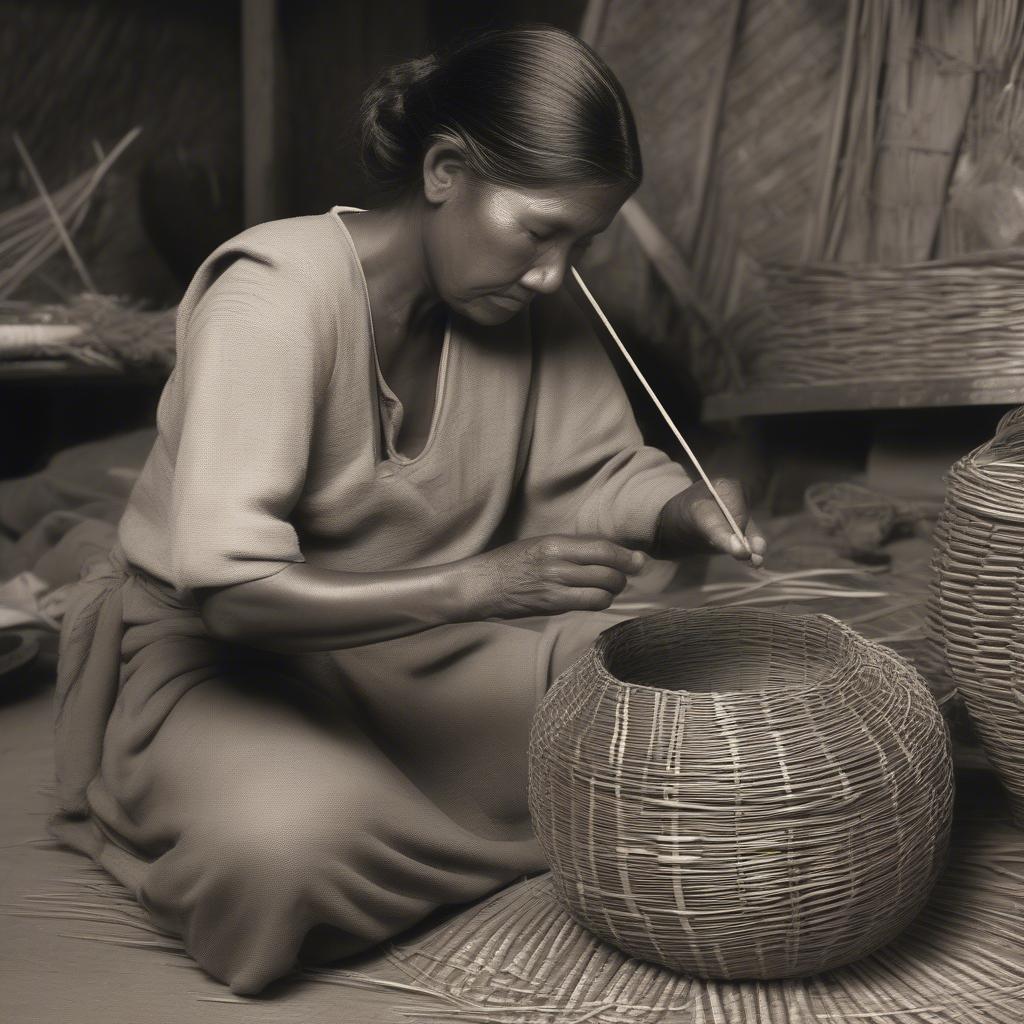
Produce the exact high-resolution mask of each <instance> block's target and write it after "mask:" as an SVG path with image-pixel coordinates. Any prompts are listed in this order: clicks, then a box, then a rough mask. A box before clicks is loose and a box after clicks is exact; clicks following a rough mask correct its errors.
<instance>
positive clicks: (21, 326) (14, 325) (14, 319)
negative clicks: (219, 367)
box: [0, 293, 176, 373]
mask: <svg viewBox="0 0 1024 1024" xmlns="http://www.w3.org/2000/svg"><path fill="white" fill-rule="evenodd" d="M175 315H176V310H174V309H167V310H159V311H156V312H150V311H147V310H142V309H137V308H135V307H134V306H132V305H130V304H126V303H123V302H121V301H119V300H118V299H116V298H114V297H112V296H109V295H95V294H90V293H84V294H82V295H79V296H77V297H76V298H74V299H73V300H72V301H71V302H70V303H68V304H65V305H60V304H55V305H40V304H37V303H29V302H18V301H15V300H7V301H5V302H0V364H2V361H3V360H11V359H14V360H22V359H68V360H71V361H72V362H77V363H82V364H85V365H89V366H98V367H104V368H107V369H110V370H115V371H121V370H125V369H133V370H147V371H152V372H157V373H164V372H169V371H170V370H171V368H172V367H173V366H174V359H175V347H174V346H175V333H174V328H175Z"/></svg>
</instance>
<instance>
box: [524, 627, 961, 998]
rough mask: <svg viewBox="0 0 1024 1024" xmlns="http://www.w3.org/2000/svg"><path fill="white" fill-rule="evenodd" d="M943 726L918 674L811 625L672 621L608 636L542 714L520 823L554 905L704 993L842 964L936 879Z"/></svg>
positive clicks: (880, 937)
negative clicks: (697, 981) (547, 872)
mask: <svg viewBox="0 0 1024 1024" xmlns="http://www.w3.org/2000/svg"><path fill="white" fill-rule="evenodd" d="M952 786H953V783H952V762H951V757H950V749H949V739H948V736H947V733H946V729H945V726H944V724H943V720H942V717H941V715H940V712H939V710H938V708H937V707H936V705H935V702H934V700H933V698H932V697H931V695H930V694H929V692H928V690H927V688H926V686H925V684H924V682H923V681H922V680H921V678H920V677H919V676H918V674H917V673H916V672H915V670H914V669H913V668H912V667H911V666H910V665H909V664H908V663H906V662H905V661H903V660H902V659H901V658H899V657H898V656H897V655H895V654H893V653H892V652H891V651H889V650H887V649H886V648H883V647H880V646H878V645H876V644H872V643H870V642H869V641H867V640H864V639H862V638H861V637H859V636H858V635H857V634H855V633H854V632H853V631H852V630H850V629H849V628H848V627H845V626H843V625H842V624H840V623H839V622H837V621H835V620H833V619H829V618H826V617H824V616H810V615H809V616H799V617H796V616H788V615H785V614H782V613H779V612H772V611H765V610H754V609H746V608H740V609H701V610H696V611H686V610H681V609H672V610H670V611H666V612H659V613H657V614H655V615H650V616H646V617H644V618H639V619H633V620H630V621H628V622H624V623H621V624H619V625H616V626H613V627H612V628H611V629H609V630H606V631H605V632H604V633H602V634H601V636H600V637H599V638H598V639H597V641H596V642H595V644H594V646H593V647H592V648H591V649H590V650H589V651H588V652H587V653H586V654H585V655H584V656H583V657H582V658H580V659H579V660H578V661H577V662H576V663H575V664H574V665H573V666H571V667H570V668H569V669H567V670H566V671H565V672H564V673H563V674H562V675H561V676H560V677H559V679H558V681H557V683H556V684H555V686H554V687H553V688H552V690H551V691H550V692H549V693H548V695H547V696H546V698H545V699H544V701H543V702H542V705H541V707H540V709H539V711H538V714H537V717H536V719H535V724H534V728H533V734H532V737H531V743H530V808H531V813H532V815H533V822H534V828H535V830H536V832H537V835H538V837H539V839H540V842H541V845H542V847H543V849H544V852H545V854H546V856H547V859H548V862H549V864H550V866H551V870H552V875H553V878H554V881H555V888H556V891H557V893H558V896H559V899H560V900H561V901H562V903H563V904H564V905H565V907H566V908H567V909H568V910H569V912H570V913H571V914H572V915H573V917H575V918H576V919H577V920H578V921H579V922H580V923H582V924H584V925H585V926H586V927H588V928H589V929H590V930H591V931H593V932H595V933H596V934H597V935H599V936H601V937H602V938H604V939H606V940H608V941H609V942H611V943H613V944H614V945H616V946H618V947H619V948H621V949H622V950H624V951H625V952H627V953H629V954H631V955H633V956H636V957H639V958H641V959H645V960H651V961H655V962H657V963H661V964H664V965H666V966H668V967H671V968H673V969H676V970H680V971H683V972H686V973H689V974H695V975H698V976H701V977H710V978H780V977H792V976H798V975H803V974H808V973H812V972H816V971H820V970H825V969H827V968H831V967H835V966H838V965H842V964H846V963H849V962H851V961H853V960H856V959H858V958H860V957H863V956H865V955H867V954H868V953H870V952H872V951H873V950H875V949H876V948H878V947H879V946H881V945H882V944H884V943H885V942H887V941H888V940H890V939H891V938H893V937H894V936H895V935H897V934H898V933H899V932H900V931H901V930H902V929H903V928H904V927H905V926H906V925H907V924H908V923H909V922H910V921H911V920H912V919H913V917H914V916H915V915H916V914H917V912H918V910H919V909H920V908H921V906H922V905H923V903H924V901H925V899H926V897H927V895H928V893H929V891H930V890H931V888H932V885H933V883H934V882H935V880H936V877H937V875H938V872H939V870H940V867H941V863H942V860H943V856H944V852H945V849H946V845H947V839H948V833H949V825H950V817H951V807H952Z"/></svg>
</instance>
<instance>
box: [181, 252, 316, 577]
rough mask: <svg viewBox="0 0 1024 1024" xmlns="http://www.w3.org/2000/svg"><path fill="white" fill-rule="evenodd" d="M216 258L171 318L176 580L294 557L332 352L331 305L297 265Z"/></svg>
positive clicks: (261, 572) (257, 569) (263, 572)
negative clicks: (297, 510) (187, 303)
mask: <svg viewBox="0 0 1024 1024" xmlns="http://www.w3.org/2000/svg"><path fill="white" fill-rule="evenodd" d="M218 269H219V271H220V272H219V274H217V276H216V277H215V278H214V279H213V280H212V283H210V284H209V286H208V288H207V289H206V291H205V293H204V294H203V295H202V296H201V298H199V299H198V301H196V302H194V303H193V304H192V305H191V309H190V312H189V316H188V320H187V323H185V324H179V346H178V363H177V366H176V368H175V379H174V387H175V389H176V396H175V397H176V399H177V401H178V403H179V404H180V408H181V412H182V419H181V424H182V426H181V433H180V438H179V441H178V447H177V452H176V454H175V458H174V476H173V481H172V487H171V509H170V532H171V561H172V571H173V574H174V581H175V583H176V585H177V586H179V587H181V588H184V589H191V588H199V587H215V586H230V585H233V584H238V583H243V582H247V581H250V580H255V579H260V578H263V577H266V576H269V575H272V574H274V573H275V572H278V571H279V570H281V569H282V568H284V567H285V566H287V565H289V564H292V563H295V562H301V561H302V560H303V556H302V552H301V551H300V550H299V542H298V537H297V534H296V531H295V528H294V526H293V525H292V523H291V522H290V521H289V515H290V513H291V511H292V509H293V508H294V506H295V504H296V502H297V500H298V498H299V495H300V494H301V491H302V487H303V483H304V480H305V475H306V467H307V463H308V459H309V451H310V444H311V439H312V434H313V430H314V424H315V419H316V411H317V405H318V401H319V399H320V396H321V395H322V394H323V393H324V391H325V388H326V386H327V384H328V382H329V379H330V376H331V374H332V372H333V360H334V354H335V352H336V338H334V337H333V336H332V327H333V324H334V318H333V317H332V316H331V315H330V310H329V307H328V304H327V303H318V302H317V299H316V296H315V294H313V291H312V289H311V288H309V287H308V286H306V284H305V282H304V281H303V280H302V275H301V274H300V273H298V272H296V271H294V270H292V271H289V269H288V268H286V267H281V266H276V265H273V264H270V263H266V262H262V261H260V260H258V259H254V258H251V257H246V256H235V257H231V256H229V257H227V258H226V259H225V265H224V266H223V267H222V268H218ZM211 276H212V275H211ZM334 330H336V328H335V329H334Z"/></svg>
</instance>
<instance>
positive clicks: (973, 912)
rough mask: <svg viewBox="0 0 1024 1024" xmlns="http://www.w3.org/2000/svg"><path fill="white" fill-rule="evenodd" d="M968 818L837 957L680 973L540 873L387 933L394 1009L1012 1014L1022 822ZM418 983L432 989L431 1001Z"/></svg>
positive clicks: (776, 1016)
mask: <svg viewBox="0 0 1024 1024" xmlns="http://www.w3.org/2000/svg"><path fill="white" fill-rule="evenodd" d="M963 824H974V823H966V822H965V823H963ZM978 824H980V827H979V828H978V829H977V831H976V832H975V834H974V835H972V836H971V837H970V838H966V839H964V838H962V839H961V840H960V841H959V842H958V843H957V844H956V845H955V847H954V850H953V853H952V857H951V862H950V865H949V867H948V869H947V871H946V873H945V875H944V877H943V878H942V880H941V882H940V883H939V886H938V888H937V889H936V891H935V893H934V895H933V898H932V900H931V901H930V903H929V905H928V907H927V908H926V910H925V911H924V912H923V913H922V914H921V916H920V917H919V918H918V920H917V922H916V923H915V925H913V926H912V927H911V929H910V930H909V931H908V932H906V933H904V935H903V937H901V938H900V939H899V940H897V941H896V942H895V943H892V944H890V945H889V946H888V947H886V948H885V949H883V950H881V951H880V952H878V953H876V954H875V955H873V956H871V957H869V958H868V959H866V960H863V961H861V962H860V963H859V964H854V965H852V966H850V967H847V968H844V969H842V970H836V971H831V972H828V973H826V974H822V975H820V976H817V977H813V978H808V979H799V980H792V981H780V982H758V983H754V982H750V983H743V984H738V983H725V982H723V983H715V982H708V981H702V980H698V979H692V978H686V977H681V976H679V975H675V974H672V973H671V972H669V971H667V970H664V969H663V968H660V967H656V966H653V965H650V964H644V963H641V962H639V961H636V960H632V959H630V958H628V957H626V956H625V955H623V954H621V953H619V952H618V951H617V950H615V949H613V948H612V947H610V946H607V945H605V944H604V943H601V942H599V941H598V940H596V939H594V938H592V937H591V936H590V935H589V933H587V932H586V931H585V930H584V929H583V928H581V927H580V926H579V925H577V924H576V923H575V922H574V921H573V920H572V919H571V918H570V917H569V916H568V915H567V914H566V913H565V912H564V911H563V910H562V909H561V908H560V907H559V905H558V904H557V903H556V902H555V899H554V895H553V892H552V886H551V883H550V877H549V876H548V875H542V876H539V877H537V878H534V879H530V880H527V881H524V882H521V883H518V884H516V885H514V886H512V887H510V888H508V889H506V890H504V891H503V892H501V893H499V894H498V895H497V896H495V897H492V898H491V899H490V900H489V901H487V902H486V903H484V904H482V905H480V906H478V907H475V908H473V909H471V910H469V911H466V912H465V913H463V914H461V915H460V916H458V917H456V918H455V919H453V920H452V921H451V922H449V923H448V924H447V925H445V926H443V927H442V928H440V929H437V930H436V931H433V932H431V933H429V934H428V935H427V936H425V937H423V938H421V939H419V940H417V941H416V942H413V943H409V944H406V945H399V946H396V947H394V948H393V950H392V951H391V957H392V959H393V961H394V962H395V963H397V964H398V965H399V966H401V967H402V969H403V970H404V971H405V972H406V974H407V975H408V977H409V982H410V985H412V986H415V988H416V989H417V990H418V992H417V993H416V994H417V995H418V996H419V997H420V998H419V999H418V1000H416V1002H415V1004H414V1002H413V1001H412V999H411V998H410V999H408V1000H406V999H402V1000H400V1002H401V1004H402V1005H401V1006H400V1007H399V1009H400V1010H402V1011H403V1012H404V1015H405V1016H406V1017H407V1018H410V1019H411V1018H416V1019H419V1020H423V1021H428V1020H429V1021H435V1020H436V1021H443V1020H455V1019H458V1020H465V1021H478V1020H479V1021H484V1020H489V1021H501V1022H509V1024H513V1022H515V1024H520V1022H522V1024H527V1022H529V1024H540V1022H547V1021H551V1022H554V1021H558V1022H559V1024H575V1022H583V1021H593V1022H594V1024H626V1022H630V1024H640V1022H644V1024H646V1022H651V1024H654V1022H661V1021H666V1022H667V1021H673V1022H678V1024H685V1022H689V1021H694V1022H703V1021H709V1022H710V1021H714V1022H715V1024H728V1022H744V1024H756V1022H762V1024H776V1022H779V1024H784V1022H785V1024H789V1022H792V1024H796V1022H810V1021H821V1020H831V1021H843V1020H855V1019H876V1018H877V1019H880V1020H882V1019H884V1020H887V1021H891V1022H894V1024H898V1022H902V1021H921V1020H924V1021H930V1022H933V1024H939V1022H945V1021H964V1022H972V1021H977V1022H981V1021H985V1022H1005V1024H1010V1022H1015V1021H1019V1020H1020V1019H1022V1017H1024V935H1022V933H1021V930H1020V928H1019V913H1020V906H1021V902H1022V900H1024V834H1022V833H1021V832H1018V831H1016V830H1014V829H1012V828H1010V827H1008V826H1007V825H1006V824H1004V823H1001V822H998V821H987V822H983V823H978ZM335 973H338V972H335ZM426 992H431V993H434V994H435V996H434V1001H435V1005H434V1007H433V1009H432V1008H431V1006H430V999H429V998H428V997H426V996H425V993H426ZM412 994H413V993H411V992H410V993H409V995H410V997H411V996H412ZM423 1000H426V1001H423ZM421 1003H422V1005H420V1004H421Z"/></svg>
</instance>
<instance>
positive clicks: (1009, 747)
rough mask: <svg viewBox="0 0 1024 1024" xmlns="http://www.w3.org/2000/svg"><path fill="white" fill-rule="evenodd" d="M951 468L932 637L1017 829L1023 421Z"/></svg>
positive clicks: (1021, 768)
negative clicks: (1001, 786) (1003, 789)
mask: <svg viewBox="0 0 1024 1024" xmlns="http://www.w3.org/2000/svg"><path fill="white" fill-rule="evenodd" d="M1021 412H1022V411H1021V410H1014V411H1013V412H1012V413H1009V414H1007V416H1004V417H1003V419H1002V421H1000V424H999V429H998V431H997V433H996V436H995V437H994V438H993V439H992V440H991V441H989V442H987V443H986V444H984V445H982V446H981V447H980V448H978V449H976V450H975V451H973V452H971V453H970V455H967V456H965V457H964V458H962V459H960V461H959V462H957V463H956V464H955V465H954V466H953V467H952V469H951V470H950V473H949V478H948V481H947V488H946V502H945V505H944V507H943V510H942V515H941V516H940V517H939V521H938V523H937V524H936V528H935V534H934V543H935V555H934V559H933V562H932V588H931V599H930V602H929V609H928V612H929V614H928V621H929V627H930V634H931V637H932V639H933V641H934V642H935V644H936V646H937V648H938V650H939V652H940V654H941V656H942V660H943V662H944V667H945V668H946V670H947V671H948V672H949V674H950V675H951V676H952V677H953V679H954V681H955V682H956V686H957V689H958V690H959V691H960V693H961V695H962V696H963V699H964V704H965V706H966V707H967V713H968V714H969V715H970V717H971V721H972V722H973V723H974V726H975V728H976V729H977V731H978V735H979V736H980V737H981V741H982V743H983V745H984V747H985V753H986V754H987V755H988V759H989V761H991V762H992V765H993V767H994V768H995V769H996V771H997V772H998V773H999V776H1000V778H1001V779H1002V781H1003V784H1004V785H1005V787H1006V790H1007V794H1008V796H1009V800H1010V811H1011V814H1012V815H1013V819H1014V822H1015V823H1016V825H1017V826H1018V827H1020V828H1024V418H1022V415H1021Z"/></svg>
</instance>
